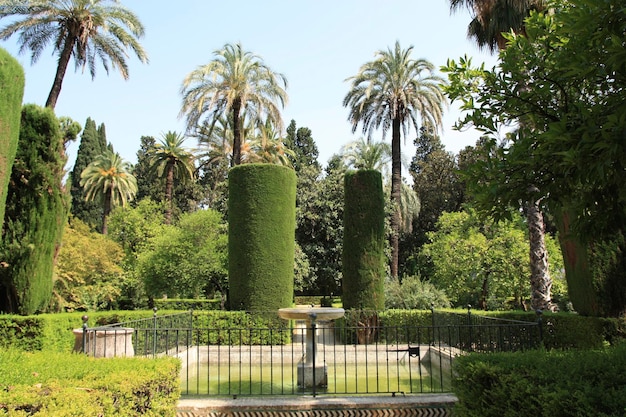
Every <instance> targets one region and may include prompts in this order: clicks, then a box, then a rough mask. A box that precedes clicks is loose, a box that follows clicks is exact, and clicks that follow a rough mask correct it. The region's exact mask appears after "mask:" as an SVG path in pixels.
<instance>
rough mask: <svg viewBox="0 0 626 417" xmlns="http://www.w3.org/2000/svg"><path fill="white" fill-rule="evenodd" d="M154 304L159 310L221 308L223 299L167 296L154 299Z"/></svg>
mask: <svg viewBox="0 0 626 417" xmlns="http://www.w3.org/2000/svg"><path fill="white" fill-rule="evenodd" d="M154 306H155V307H156V308H158V309H159V310H181V311H184V310H221V308H222V300H220V299H215V300H198V299H181V298H166V299H157V300H154Z"/></svg>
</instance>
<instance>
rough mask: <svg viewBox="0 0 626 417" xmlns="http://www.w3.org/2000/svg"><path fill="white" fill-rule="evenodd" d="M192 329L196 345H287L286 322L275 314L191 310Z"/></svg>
mask: <svg viewBox="0 0 626 417" xmlns="http://www.w3.org/2000/svg"><path fill="white" fill-rule="evenodd" d="M193 327H194V329H195V332H194V334H193V336H192V337H193V339H192V340H194V343H197V344H199V345H207V344H211V345H234V346H237V345H282V344H285V343H290V342H291V332H290V330H289V321H287V320H282V319H279V318H278V317H277V313H276V311H269V312H267V314H263V313H259V312H255V313H252V314H250V313H248V312H245V311H195V310H194V312H193ZM268 329H269V330H268ZM196 341H197V342H196Z"/></svg>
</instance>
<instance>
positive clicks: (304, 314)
mask: <svg viewBox="0 0 626 417" xmlns="http://www.w3.org/2000/svg"><path fill="white" fill-rule="evenodd" d="M345 313H346V312H345V310H344V309H343V308H334V307H289V308H281V309H279V310H278V316H279V317H281V318H283V319H287V320H306V321H311V320H321V321H324V320H335V319H338V318H341V317H343V316H344V314H345Z"/></svg>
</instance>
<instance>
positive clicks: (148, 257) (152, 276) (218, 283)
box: [137, 210, 293, 298]
mask: <svg viewBox="0 0 626 417" xmlns="http://www.w3.org/2000/svg"><path fill="white" fill-rule="evenodd" d="M226 238H227V234H226V230H225V226H224V223H223V221H222V218H221V215H220V214H219V213H218V212H216V211H214V210H200V211H197V212H195V213H190V214H184V215H183V216H181V218H180V220H179V222H178V223H177V224H176V225H172V226H166V227H164V228H163V229H162V231H161V233H159V234H158V235H155V236H154V237H153V238H151V239H150V241H149V248H148V249H146V250H144V251H142V252H141V253H140V254H139V258H138V265H137V268H138V272H139V276H141V277H142V279H143V281H144V284H145V288H146V291H147V293H148V295H149V296H150V297H152V298H160V297H161V296H163V295H167V296H168V297H174V298H181V297H182V298H198V297H200V296H209V297H212V296H213V295H214V293H215V292H216V291H219V293H221V294H226V258H227V254H226V246H227V242H226ZM292 273H293V271H292Z"/></svg>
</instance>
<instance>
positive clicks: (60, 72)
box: [0, 0, 148, 108]
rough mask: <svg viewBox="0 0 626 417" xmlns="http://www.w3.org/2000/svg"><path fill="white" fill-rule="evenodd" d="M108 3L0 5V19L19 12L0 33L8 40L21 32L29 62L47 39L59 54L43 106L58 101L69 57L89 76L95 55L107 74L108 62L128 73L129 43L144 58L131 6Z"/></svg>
mask: <svg viewBox="0 0 626 417" xmlns="http://www.w3.org/2000/svg"><path fill="white" fill-rule="evenodd" d="M109 3H110V2H108V1H106V0H50V1H39V2H33V1H28V0H21V1H20V0H18V1H16V2H13V3H12V4H11V6H7V7H3V8H2V10H1V11H0V19H1V18H3V17H6V16H19V17H18V18H17V19H15V20H13V21H12V22H11V23H9V24H8V25H6V26H5V27H4V28H2V29H1V30H0V38H1V39H3V40H7V39H8V38H10V37H11V36H12V35H14V34H16V33H19V34H20V36H19V41H18V42H19V44H20V53H21V52H24V51H26V50H30V51H31V61H32V63H35V62H37V60H38V59H39V57H40V56H41V53H42V52H43V50H44V49H45V47H46V46H47V45H48V44H49V43H50V42H52V43H53V44H54V52H55V53H57V54H58V56H59V59H58V64H57V69H56V74H55V76H54V82H53V84H52V89H51V90H50V94H49V95H48V99H47V100H46V107H52V108H54V107H55V106H56V102H57V99H58V98H59V94H60V92H61V85H62V83H63V78H64V77H65V72H66V70H67V66H68V64H69V62H70V59H71V58H72V57H73V58H74V62H75V64H76V69H79V68H82V69H84V68H85V67H87V68H89V73H90V74H91V77H92V78H94V77H95V75H96V63H97V61H101V62H102V66H103V67H104V69H105V70H106V72H107V74H108V73H109V68H110V67H111V68H113V69H117V70H119V72H120V74H121V75H122V77H124V79H125V80H126V79H128V64H127V62H126V61H127V57H128V55H127V53H126V50H127V49H131V50H132V51H133V52H134V53H135V55H137V58H139V60H140V61H141V62H143V63H147V62H148V56H147V55H146V53H145V52H144V50H143V48H142V47H141V45H140V44H139V42H138V40H137V39H138V38H140V37H142V36H143V33H144V28H143V25H142V24H141V22H140V21H139V19H138V18H137V16H135V15H134V14H133V13H132V12H131V11H130V10H128V9H126V8H125V7H123V6H121V5H119V4H117V3H114V4H109Z"/></svg>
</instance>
